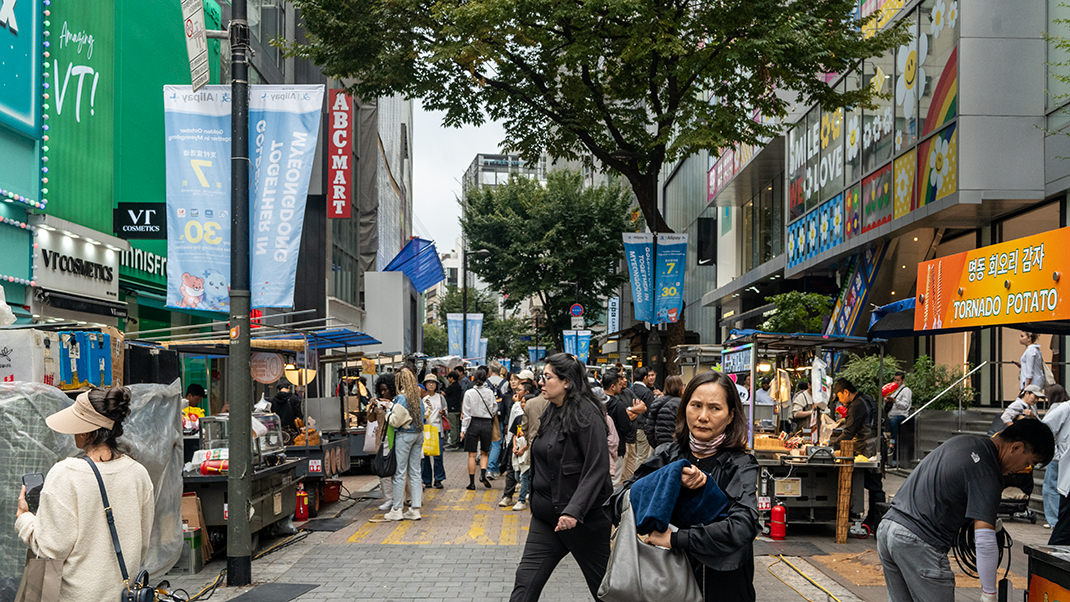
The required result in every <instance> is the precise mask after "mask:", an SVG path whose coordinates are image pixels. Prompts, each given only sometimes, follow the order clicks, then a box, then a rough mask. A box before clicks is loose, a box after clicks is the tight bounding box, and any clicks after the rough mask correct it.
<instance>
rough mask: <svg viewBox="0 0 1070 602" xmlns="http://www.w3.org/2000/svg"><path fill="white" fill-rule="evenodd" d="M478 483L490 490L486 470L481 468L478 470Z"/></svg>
mask: <svg viewBox="0 0 1070 602" xmlns="http://www.w3.org/2000/svg"><path fill="white" fill-rule="evenodd" d="M479 482H480V483H483V486H484V487H486V488H487V489H490V487H491V485H490V481H488V480H487V469H486V468H481V469H480V470H479Z"/></svg>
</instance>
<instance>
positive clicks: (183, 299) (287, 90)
mask: <svg viewBox="0 0 1070 602" xmlns="http://www.w3.org/2000/svg"><path fill="white" fill-rule="evenodd" d="M163 92H164V137H165V160H166V166H167V186H166V194H167V255H168V262H167V305H168V306H169V307H178V308H189V309H202V310H209V311H227V310H228V309H229V306H230V244H231V243H230V240H231V239H230V234H231V232H230V176H231V174H230V139H231V129H230V125H231V124H230V119H231V117H230V102H231V98H230V86H205V87H204V88H202V89H201V91H199V92H196V93H194V92H193V89H192V88H191V87H190V86H164V89H163ZM249 97H250V98H249V123H250V127H251V129H252V132H251V135H250V140H249V153H250V188H251V190H250V195H249V197H250V199H249V202H250V215H249V218H250V227H249V231H250V245H249V246H250V249H249V253H250V283H251V293H252V299H251V303H252V307H254V308H260V307H292V306H293V295H294V283H295V279H296V275H297V256H298V251H299V250H300V246H301V230H302V226H303V223H304V214H305V199H306V198H307V196H308V183H309V178H310V177H311V174H312V159H313V157H314V155H315V149H316V141H317V139H318V136H319V119H320V112H321V109H322V105H323V86H319V85H313V86H252V87H251V88H250V93H249Z"/></svg>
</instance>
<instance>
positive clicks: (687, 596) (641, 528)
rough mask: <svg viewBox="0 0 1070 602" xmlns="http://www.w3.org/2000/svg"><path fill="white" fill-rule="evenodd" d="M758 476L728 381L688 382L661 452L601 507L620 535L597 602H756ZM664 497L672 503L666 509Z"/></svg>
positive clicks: (708, 375)
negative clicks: (673, 427)
mask: <svg viewBox="0 0 1070 602" xmlns="http://www.w3.org/2000/svg"><path fill="white" fill-rule="evenodd" d="M659 469H664V470H659ZM673 469H675V472H673ZM654 473H657V474H654ZM648 475H650V477H651V478H650V479H643V477H646V476H648ZM640 479H643V482H642V483H637V481H639V480H640ZM757 479H758V462H757V460H755V459H754V456H753V455H751V454H750V453H749V452H748V451H747V420H746V414H745V413H744V411H743V404H742V403H741V402H740V399H739V394H738V393H737V392H736V388H735V386H734V385H733V383H732V381H730V380H729V379H728V378H727V377H726V376H725V375H723V374H721V373H720V372H704V373H702V374H699V375H697V376H695V378H693V379H692V380H691V382H690V383H688V385H687V388H686V389H684V394H683V397H682V399H681V402H680V407H679V410H678V412H677V415H676V431H675V433H674V437H673V440H672V441H671V442H668V443H663V444H661V445H660V446H658V448H657V450H655V452H654V455H653V456H651V457H650V459H648V460H647V461H646V462H644V463H643V465H642V466H640V467H639V468H638V469H637V470H636V471H635V475H634V476H633V477H632V478H631V479H630V480H629V481H627V482H626V483H624V485H623V486H621V488H620V489H618V490H617V491H616V492H615V493H614V494H613V496H612V497H611V498H610V499H609V501H608V502H607V503H606V506H607V509H608V510H609V514H610V516H611V518H612V519H613V522H614V523H617V524H620V529H619V530H618V532H617V535H616V541H615V543H614V549H613V552H612V556H611V557H610V562H609V567H608V568H607V571H606V577H605V579H604V580H603V581H602V587H601V588H600V589H599V592H598V595H599V597H600V598H602V599H603V600H606V601H607V602H645V601H654V600H659V601H664V600H670V599H671V600H686V601H695V602H697V601H698V600H706V601H711V600H717V601H718V602H734V601H739V602H753V601H754V599H755V591H754V551H753V547H752V542H753V541H754V538H755V536H756V535H757V534H758V529H759V525H758V509H757V505H758V504H757V495H756V491H755V487H756V484H757ZM652 487H653V489H652ZM633 489H634V491H633ZM652 491H656V494H654V495H651V492H652ZM666 493H668V494H671V495H669V496H668V497H669V498H670V499H671V500H673V502H672V503H671V504H668V505H667V504H665V502H664V500H665V499H666V495H665V494H666ZM714 499H716V500H720V501H719V502H718V503H716V504H712V503H711V500H714ZM711 506H713V507H715V509H714V510H712V511H711V510H710V508H711ZM670 522H671V523H672V525H674V526H676V527H678V530H676V531H672V530H670V529H669V528H668V524H669V523H670ZM636 534H638V535H645V536H646V540H645V543H643V542H640V541H638V540H637V539H636ZM648 544H649V545H648ZM655 546H657V547H655ZM658 547H660V548H666V549H658ZM679 552H683V553H682V554H679ZM636 567H637V568H636ZM630 572H632V575H629V573H630ZM707 584H708V585H709V587H706V585H707ZM670 592H671V593H670Z"/></svg>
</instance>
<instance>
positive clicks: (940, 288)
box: [914, 228, 1070, 331]
mask: <svg viewBox="0 0 1070 602" xmlns="http://www.w3.org/2000/svg"><path fill="white" fill-rule="evenodd" d="M1068 268H1070V228H1060V229H1058V230H1051V231H1049V232H1042V233H1040V234H1033V235H1032V236H1026V237H1023V238H1018V239H1015V240H1010V241H1007V242H1001V243H999V244H995V245H989V246H987V247H981V248H980V249H974V250H972V251H964V252H962V253H956V254H955V255H949V256H947V257H941V258H939V259H934V260H932V261H926V262H924V263H919V264H918V297H917V304H916V306H915V308H914V330H916V331H919V330H938V329H941V328H963V327H974V326H992V325H998V324H1014V323H1017V322H1046V321H1050V320H1067V319H1070V302H1067V301H1065V300H1064V299H1063V287H1064V286H1067V285H1064V284H1063V283H1062V281H1063V279H1065V278H1066V271H1067V269H1068Z"/></svg>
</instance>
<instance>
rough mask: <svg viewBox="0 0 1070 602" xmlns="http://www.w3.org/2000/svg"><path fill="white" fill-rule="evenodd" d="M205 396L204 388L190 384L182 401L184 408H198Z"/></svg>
mask: <svg viewBox="0 0 1070 602" xmlns="http://www.w3.org/2000/svg"><path fill="white" fill-rule="evenodd" d="M206 396H207V392H206V391H205V390H204V387H202V386H201V385H198V384H197V383H191V384H190V385H189V386H188V387H186V398H185V399H183V400H182V403H183V404H185V407H190V408H199V407H201V404H202V403H204V398H205V397H206Z"/></svg>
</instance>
